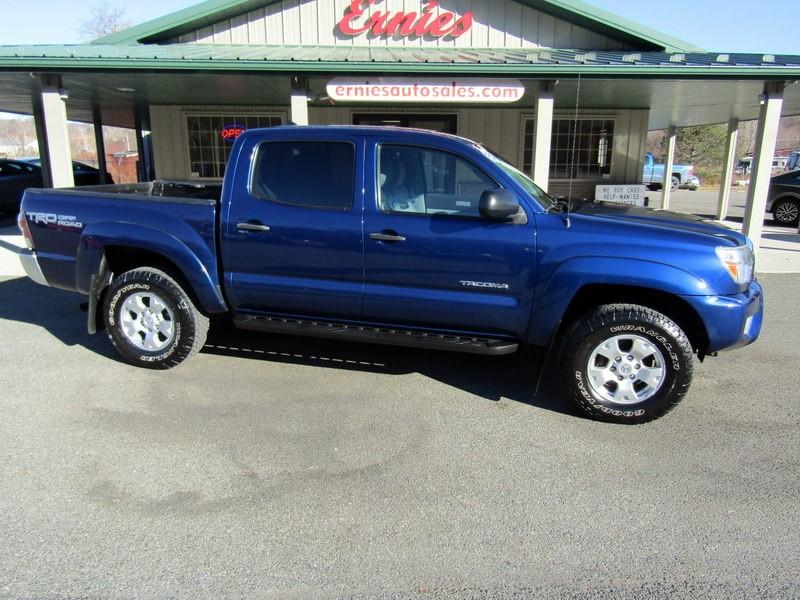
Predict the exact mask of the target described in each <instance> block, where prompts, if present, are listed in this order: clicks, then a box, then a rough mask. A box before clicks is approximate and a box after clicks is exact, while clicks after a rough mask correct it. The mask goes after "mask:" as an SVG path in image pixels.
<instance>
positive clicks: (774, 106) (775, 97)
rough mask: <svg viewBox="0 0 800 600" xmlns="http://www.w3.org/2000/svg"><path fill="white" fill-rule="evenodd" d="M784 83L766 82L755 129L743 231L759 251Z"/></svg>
mask: <svg viewBox="0 0 800 600" xmlns="http://www.w3.org/2000/svg"><path fill="white" fill-rule="evenodd" d="M783 88H784V83H783V82H782V81H780V82H769V83H766V84H765V85H764V94H763V95H762V96H761V112H760V113H759V116H758V128H757V130H756V148H755V152H754V154H753V168H752V170H751V171H750V189H749V190H748V192H747V208H746V209H745V214H744V228H743V231H744V233H745V234H746V235H747V237H749V238H750V239H751V240H752V241H753V248H754V250H755V252H756V254H758V250H759V248H760V246H761V232H762V230H763V229H764V211H765V210H766V206H767V194H768V193H769V184H770V178H771V177H772V160H773V157H774V156H775V146H776V145H777V143H778V128H779V127H780V121H781V109H782V108H783Z"/></svg>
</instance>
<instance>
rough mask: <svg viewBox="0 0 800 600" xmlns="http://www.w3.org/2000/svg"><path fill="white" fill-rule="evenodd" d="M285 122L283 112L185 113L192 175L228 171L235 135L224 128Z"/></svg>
mask: <svg viewBox="0 0 800 600" xmlns="http://www.w3.org/2000/svg"><path fill="white" fill-rule="evenodd" d="M282 124H283V116H282V115H280V114H264V113H260V114H253V113H250V114H247V113H245V114H237V113H197V114H189V115H186V131H187V132H188V142H189V172H190V175H191V177H192V178H203V179H206V178H208V179H218V178H221V177H222V176H223V175H225V165H227V164H228V158H229V157H230V153H231V150H232V149H233V139H232V138H231V137H230V136H229V135H223V132H229V131H231V129H233V128H235V127H241V128H243V129H255V128H258V127H274V126H276V125H282Z"/></svg>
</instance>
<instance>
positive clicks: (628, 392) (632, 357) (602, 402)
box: [561, 304, 693, 424]
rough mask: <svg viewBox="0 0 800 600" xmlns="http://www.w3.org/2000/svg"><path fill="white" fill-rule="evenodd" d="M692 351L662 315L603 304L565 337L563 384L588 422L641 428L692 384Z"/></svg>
mask: <svg viewBox="0 0 800 600" xmlns="http://www.w3.org/2000/svg"><path fill="white" fill-rule="evenodd" d="M692 357H693V352H692V346H691V343H690V342H689V339H688V338H687V337H686V334H685V333H684V332H683V331H682V330H681V328H680V327H678V325H677V324H675V323H674V322H673V321H672V320H671V319H669V318H668V317H666V316H665V315H663V314H661V313H659V312H657V311H655V310H653V309H650V308H647V307H644V306H639V305H635V304H607V305H604V306H600V307H598V308H596V309H594V310H593V311H591V312H590V313H588V314H586V315H584V316H583V317H582V318H581V319H579V320H578V321H577V322H576V323H575V324H573V326H572V327H571V328H570V330H569V331H568V332H567V336H566V340H565V343H564V347H563V353H562V356H561V359H562V360H561V365H562V384H563V386H564V388H565V391H566V392H567V393H568V394H569V396H570V398H572V399H573V400H574V402H575V403H576V404H577V406H578V407H579V408H580V409H581V410H582V411H583V412H585V413H586V414H588V415H589V416H590V417H592V418H594V419H597V420H601V421H608V422H612V423H624V424H639V423H646V422H648V421H652V420H653V419H657V418H659V417H661V416H663V415H665V414H666V413H668V412H669V411H670V410H671V409H672V408H674V407H675V406H676V405H677V404H678V403H679V402H680V401H681V400H682V399H683V397H684V396H685V395H686V393H687V392H688V391H689V385H690V384H691V381H692Z"/></svg>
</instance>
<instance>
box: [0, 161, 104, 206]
mask: <svg viewBox="0 0 800 600" xmlns="http://www.w3.org/2000/svg"><path fill="white" fill-rule="evenodd" d="M72 173H73V176H74V178H75V185H76V186H83V185H99V184H100V171H98V170H97V169H95V168H94V167H91V166H89V165H87V164H84V163H80V162H76V161H73V162H72ZM106 181H107V182H108V183H109V184H110V183H114V182H113V180H112V179H111V175H109V174H108V173H106ZM42 186H43V180H42V163H41V160H40V159H38V158H25V159H18V160H12V159H0V213H16V212H17V211H19V203H20V200H22V192H24V191H25V190H26V189H27V188H40V187H42Z"/></svg>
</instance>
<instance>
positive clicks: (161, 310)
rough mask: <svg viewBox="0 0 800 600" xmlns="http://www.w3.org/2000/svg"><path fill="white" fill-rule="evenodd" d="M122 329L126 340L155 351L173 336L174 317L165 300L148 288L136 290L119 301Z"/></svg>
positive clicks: (159, 349)
mask: <svg viewBox="0 0 800 600" xmlns="http://www.w3.org/2000/svg"><path fill="white" fill-rule="evenodd" d="M119 318H120V324H121V325H122V332H123V334H124V335H125V337H126V338H127V340H128V341H129V342H130V343H131V344H133V345H134V346H136V347H137V348H139V349H140V350H146V351H148V352H159V351H161V350H164V349H165V348H167V347H168V346H169V345H170V344H171V343H172V342H173V340H174V339H175V317H174V315H173V314H172V311H171V310H170V309H169V307H168V306H167V305H166V303H165V302H164V301H163V300H162V299H161V298H159V297H158V296H156V295H155V294H153V293H151V292H136V293H135V294H131V295H130V296H128V297H127V298H126V299H125V302H123V303H122V310H121V312H120V317H119Z"/></svg>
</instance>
